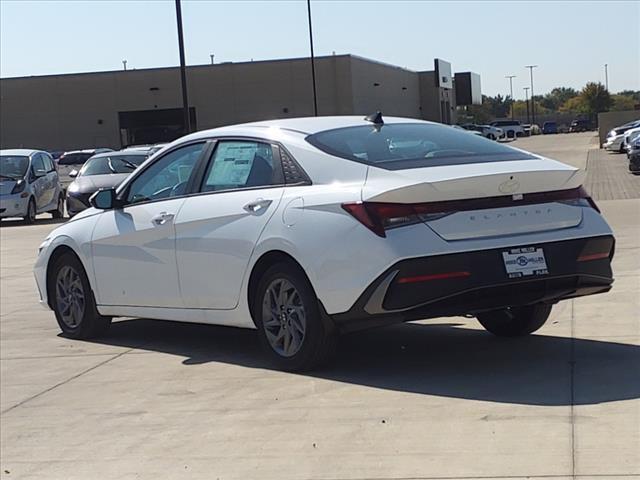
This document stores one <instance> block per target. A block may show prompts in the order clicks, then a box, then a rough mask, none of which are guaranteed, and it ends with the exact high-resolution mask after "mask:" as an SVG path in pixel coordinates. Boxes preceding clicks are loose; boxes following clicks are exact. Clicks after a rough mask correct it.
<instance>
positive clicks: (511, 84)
mask: <svg viewBox="0 0 640 480" xmlns="http://www.w3.org/2000/svg"><path fill="white" fill-rule="evenodd" d="M504 78H508V79H509V89H510V90H511V120H513V79H514V78H516V76H515V75H505V77H504Z"/></svg>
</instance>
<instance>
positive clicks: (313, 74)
mask: <svg viewBox="0 0 640 480" xmlns="http://www.w3.org/2000/svg"><path fill="white" fill-rule="evenodd" d="M307 16H308V19H309V46H310V47H311V81H312V83H313V115H314V116H316V117H317V116H318V96H317V93H316V58H315V56H314V54H313V31H312V30H311V0H307Z"/></svg>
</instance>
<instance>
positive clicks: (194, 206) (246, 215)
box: [175, 139, 283, 309]
mask: <svg viewBox="0 0 640 480" xmlns="http://www.w3.org/2000/svg"><path fill="white" fill-rule="evenodd" d="M282 194H283V176H282V169H281V166H280V162H279V156H278V155H274V149H273V147H272V145H271V144H269V143H266V142H259V141H254V140H241V139H240V140H220V141H218V142H217V144H216V145H215V149H214V150H213V153H212V154H211V156H210V159H209V162H208V164H207V167H206V171H205V172H204V175H203V180H202V183H201V185H200V193H199V194H197V195H192V196H190V197H189V198H187V199H186V200H185V202H184V205H183V207H182V209H181V210H180V212H178V216H177V218H176V223H175V225H176V258H177V263H178V273H179V277H180V287H181V292H182V298H183V301H184V304H185V306H186V307H188V308H206V309H233V308H235V307H236V305H237V304H238V299H239V294H240V287H241V284H242V279H243V276H244V274H245V271H246V268H247V265H248V263H249V259H250V257H251V254H252V252H253V249H254V247H255V244H256V242H257V240H258V238H259V237H260V234H261V232H262V230H263V229H264V227H265V226H266V224H267V222H268V221H269V219H270V218H271V217H272V216H273V214H274V212H275V211H276V209H277V208H278V205H279V203H280V200H281V198H282Z"/></svg>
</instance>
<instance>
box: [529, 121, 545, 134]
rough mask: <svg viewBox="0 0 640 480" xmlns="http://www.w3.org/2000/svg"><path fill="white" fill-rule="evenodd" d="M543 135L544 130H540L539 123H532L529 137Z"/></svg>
mask: <svg viewBox="0 0 640 480" xmlns="http://www.w3.org/2000/svg"><path fill="white" fill-rule="evenodd" d="M541 134H542V129H541V128H540V125H538V124H537V123H532V124H531V125H530V126H529V135H541Z"/></svg>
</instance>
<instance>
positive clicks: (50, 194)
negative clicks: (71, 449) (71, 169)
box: [39, 153, 58, 208]
mask: <svg viewBox="0 0 640 480" xmlns="http://www.w3.org/2000/svg"><path fill="white" fill-rule="evenodd" d="M39 155H41V156H42V162H43V164H44V168H45V170H46V171H47V175H46V186H45V188H46V193H45V197H46V198H45V201H46V205H48V206H50V207H51V208H54V207H55V206H56V204H57V202H58V189H57V188H56V187H57V183H58V182H57V179H58V174H57V172H56V169H55V167H54V166H53V160H52V159H51V157H50V156H49V155H48V154H47V153H40V154H39Z"/></svg>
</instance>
